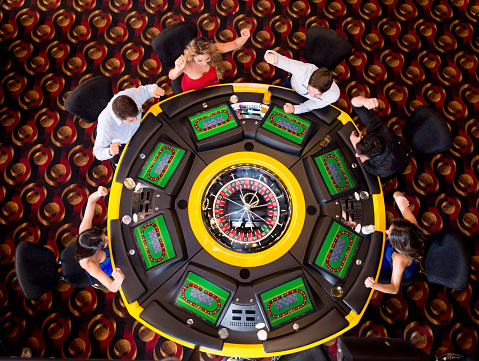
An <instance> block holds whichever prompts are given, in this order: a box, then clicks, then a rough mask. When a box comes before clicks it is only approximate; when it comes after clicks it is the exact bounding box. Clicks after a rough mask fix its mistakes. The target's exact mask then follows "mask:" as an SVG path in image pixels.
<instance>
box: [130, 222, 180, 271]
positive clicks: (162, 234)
mask: <svg viewBox="0 0 479 361" xmlns="http://www.w3.org/2000/svg"><path fill="white" fill-rule="evenodd" d="M134 233H135V237H136V241H137V243H138V246H139V248H140V250H141V254H142V256H143V260H144V261H145V264H146V269H150V268H151V267H154V266H156V265H159V264H161V263H163V262H166V261H167V260H169V259H172V258H174V257H175V256H176V254H175V250H174V249H173V245H172V243H171V239H170V235H169V234H168V229H167V228H166V223H165V219H164V217H163V216H162V215H160V216H158V217H156V218H155V219H153V220H151V221H148V222H146V223H144V224H142V225H140V226H138V227H136V228H135V229H134Z"/></svg>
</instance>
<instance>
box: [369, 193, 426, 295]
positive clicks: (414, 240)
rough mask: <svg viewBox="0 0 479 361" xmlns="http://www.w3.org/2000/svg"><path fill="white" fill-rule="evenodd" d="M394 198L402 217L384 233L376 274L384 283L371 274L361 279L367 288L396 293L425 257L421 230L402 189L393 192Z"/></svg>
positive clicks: (395, 220) (394, 221)
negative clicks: (382, 250) (382, 253)
mask: <svg viewBox="0 0 479 361" xmlns="http://www.w3.org/2000/svg"><path fill="white" fill-rule="evenodd" d="M394 199H395V200H396V203H397V205H398V207H399V210H400V211H401V214H402V216H403V217H404V219H402V218H398V219H394V220H393V221H392V222H391V226H390V227H389V229H388V230H387V232H386V234H387V237H388V239H387V241H386V245H385V247H384V257H383V264H382V267H381V273H380V275H379V280H384V282H386V283H379V282H375V281H374V278H373V277H368V278H366V280H365V281H364V284H365V286H366V287H367V288H374V289H376V290H378V291H380V292H384V293H392V294H396V293H398V291H399V287H400V285H401V280H404V279H407V278H409V277H411V275H412V274H413V273H414V270H415V268H416V265H417V263H419V262H420V261H421V260H422V259H423V257H424V243H423V233H422V231H421V229H420V228H419V227H418V225H417V221H416V217H414V215H413V214H412V212H411V210H410V209H409V201H408V200H407V198H406V197H404V195H403V194H402V193H401V192H395V193H394ZM388 281H389V282H390V283H387V282H388Z"/></svg>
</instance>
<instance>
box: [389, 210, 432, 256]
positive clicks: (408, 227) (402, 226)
mask: <svg viewBox="0 0 479 361" xmlns="http://www.w3.org/2000/svg"><path fill="white" fill-rule="evenodd" d="M391 225H392V226H393V227H392V229H391V231H390V232H389V242H390V243H391V246H393V247H394V248H395V249H396V251H397V252H398V253H399V254H404V255H406V256H408V257H409V258H412V259H413V260H414V261H416V262H419V261H421V260H422V258H423V257H424V241H423V239H424V235H423V233H422V231H421V229H420V228H419V227H418V226H416V225H415V224H414V223H411V222H409V221H408V220H407V219H403V218H396V219H393V220H392V221H391Z"/></svg>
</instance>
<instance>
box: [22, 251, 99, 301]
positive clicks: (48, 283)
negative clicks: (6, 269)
mask: <svg viewBox="0 0 479 361" xmlns="http://www.w3.org/2000/svg"><path fill="white" fill-rule="evenodd" d="M60 265H61V267H62V270H63V277H60V273H59V267H60ZM15 271H16V274H17V280H18V284H19V285H20V288H21V289H22V291H23V294H24V295H25V297H26V298H27V299H29V300H34V299H36V298H38V297H40V296H42V295H43V294H45V293H47V292H49V291H51V290H54V289H56V288H58V284H59V281H60V280H63V281H65V283H68V284H69V285H71V286H74V287H79V288H85V287H88V286H91V285H92V282H93V287H95V288H98V289H102V290H104V289H106V287H104V286H103V285H102V284H101V283H100V282H99V281H98V280H97V279H95V278H93V277H92V282H90V278H89V277H88V275H87V274H86V272H85V270H84V269H83V268H81V266H80V264H79V263H78V261H77V260H76V259H75V246H74V242H72V243H70V244H69V245H68V246H67V248H65V249H64V250H63V252H62V253H61V254H60V262H57V260H56V259H55V255H54V254H53V252H52V250H50V249H48V248H46V247H43V246H41V245H39V244H37V243H32V242H26V241H25V242H20V243H19V244H18V246H17V249H16V251H15Z"/></svg>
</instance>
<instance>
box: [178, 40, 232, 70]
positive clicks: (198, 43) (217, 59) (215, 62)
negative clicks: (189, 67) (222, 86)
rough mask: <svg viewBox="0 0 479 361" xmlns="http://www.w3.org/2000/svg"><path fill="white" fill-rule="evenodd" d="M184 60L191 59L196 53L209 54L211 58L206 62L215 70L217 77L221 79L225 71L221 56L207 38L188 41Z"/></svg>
mask: <svg viewBox="0 0 479 361" xmlns="http://www.w3.org/2000/svg"><path fill="white" fill-rule="evenodd" d="M184 54H185V58H186V61H193V58H194V57H195V56H196V55H202V54H209V55H210V56H211V60H210V61H209V62H208V65H209V66H212V67H213V68H215V70H216V75H217V76H218V79H223V76H224V74H225V72H226V66H225V65H224V64H223V57H222V56H221V53H220V51H219V50H218V48H217V47H216V46H215V44H213V43H212V42H210V41H209V40H208V39H206V38H204V37H201V38H196V39H193V40H191V41H190V43H189V44H188V45H186V48H185V50H184Z"/></svg>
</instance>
